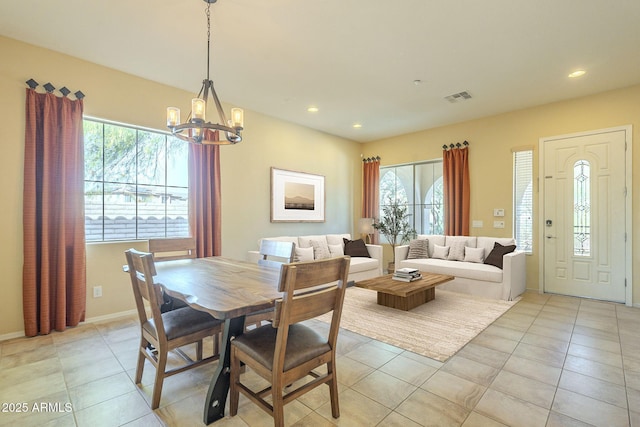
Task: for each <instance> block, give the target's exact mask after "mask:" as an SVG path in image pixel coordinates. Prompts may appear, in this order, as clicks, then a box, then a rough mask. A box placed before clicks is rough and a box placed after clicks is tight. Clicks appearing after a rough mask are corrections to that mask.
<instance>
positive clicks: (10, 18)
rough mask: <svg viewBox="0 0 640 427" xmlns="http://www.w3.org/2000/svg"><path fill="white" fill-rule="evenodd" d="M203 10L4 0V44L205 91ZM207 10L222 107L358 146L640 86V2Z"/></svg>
mask: <svg viewBox="0 0 640 427" xmlns="http://www.w3.org/2000/svg"><path fill="white" fill-rule="evenodd" d="M206 6H207V3H206V2H204V1H202V0H180V1H176V0H154V1H151V0H108V1H96V0H48V1H42V0H20V1H19V2H18V1H10V0H1V1H0V35H3V36H7V37H10V38H14V39H17V40H21V41H24V42H27V43H31V44H34V45H38V46H42V47H45V48H48V49H52V50H55V51H58V52H62V53H65V54H68V55H72V56H75V57H78V58H82V59H85V60H87V61H91V62H94V63H97V64H101V65H104V66H107V67H110V68H114V69H117V70H121V71H124V72H127V73H131V74H134V75H137V76H141V77H144V78H146V79H150V80H154V81H157V82H160V83H164V84H167V85H171V86H175V87H178V88H182V89H185V90H188V91H190V92H197V91H198V90H199V89H200V85H201V82H202V79H203V78H205V76H206V17H205V9H206ZM211 13H212V47H211V55H212V61H211V78H212V80H214V82H215V85H216V90H217V92H218V95H219V96H220V98H221V99H222V100H223V101H224V102H227V103H230V104H235V105H237V106H240V107H243V108H245V109H248V110H253V111H257V112H260V113H264V114H267V115H270V116H273V117H277V118H280V119H283V120H286V121H290V122H294V123H298V124H300V125H303V126H307V127H310V128H313V129H318V130H320V131H323V132H327V133H329V134H334V135H338V136H342V137H345V138H348V139H352V140H355V141H360V142H367V141H372V140H377V139H381V138H387V137H392V136H395V135H400V134H405V133H410V132H415V131H419V130H423V129H428V128H432V127H437V126H442V125H446V124H451V123H456V122H460V121H465V120H470V119H474V118H479V117H484V116H489V115H493V114H498V113H502V112H507V111H513V110H517V109H522V108H527V107H531V106H535V105H542V104H546V103H550V102H555V101H560V100H564V99H569V98H575V97H580V96H584V95H589V94H592V93H597V92H602V91H606V90H610V89H615V88H621V87H627V86H631V85H634V84H638V83H640V1H638V0H615V1H605V0H562V1H558V0H536V1H528V0H482V1H481V0H455V1H453V0H395V1H382V0H368V1H365V0H316V1H309V0H219V1H218V2H217V3H215V4H213V5H212V7H211ZM3 60H6V58H3ZM576 69H584V70H586V71H587V74H586V75H584V76H583V77H581V78H576V79H570V78H568V77H567V75H568V74H569V73H570V72H572V71H574V70H576ZM27 77H28V76H27ZM416 80H417V81H419V82H420V83H419V84H416V83H414V82H415V81H416ZM462 91H467V92H468V93H469V94H470V95H471V97H472V98H471V99H468V100H464V101H458V102H453V103H452V102H449V101H447V100H446V99H445V97H447V96H448V95H452V94H454V93H459V92H462ZM90 95H91V94H90V93H88V94H87V96H88V98H87V99H90ZM311 105H314V106H317V107H318V109H319V111H318V112H316V113H309V112H307V107H308V106H311ZM354 123H360V124H361V125H362V127H361V128H359V129H356V128H354V127H353V124H354ZM250 126H251V123H250V121H248V120H246V121H245V127H247V128H248V127H250Z"/></svg>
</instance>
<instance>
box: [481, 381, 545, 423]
mask: <svg viewBox="0 0 640 427" xmlns="http://www.w3.org/2000/svg"><path fill="white" fill-rule="evenodd" d="M475 411H476V412H479V413H481V414H483V415H486V416H488V417H490V418H492V419H495V420H497V421H500V422H501V423H503V424H506V425H509V426H522V427H538V426H544V425H545V424H546V422H547V416H548V415H549V411H548V410H547V409H544V408H541V407H539V406H536V405H534V404H532V403H529V402H525V401H523V400H520V399H518V398H516V397H513V396H510V395H508V394H505V393H502V392H499V391H497V390H492V389H488V390H487V391H486V392H485V394H484V396H482V399H480V402H478V405H477V406H476V408H475Z"/></svg>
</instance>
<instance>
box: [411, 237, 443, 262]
mask: <svg viewBox="0 0 640 427" xmlns="http://www.w3.org/2000/svg"><path fill="white" fill-rule="evenodd" d="M417 238H418V239H425V240H428V241H429V258H431V257H432V256H433V251H434V250H435V247H436V245H439V246H444V236H443V235H442V234H418V236H417Z"/></svg>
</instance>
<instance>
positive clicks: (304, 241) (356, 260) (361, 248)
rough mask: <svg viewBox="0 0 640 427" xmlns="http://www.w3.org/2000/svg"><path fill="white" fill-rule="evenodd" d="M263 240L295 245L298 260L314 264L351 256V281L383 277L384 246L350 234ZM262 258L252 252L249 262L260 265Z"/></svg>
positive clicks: (281, 237)
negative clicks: (324, 260) (320, 259)
mask: <svg viewBox="0 0 640 427" xmlns="http://www.w3.org/2000/svg"><path fill="white" fill-rule="evenodd" d="M264 239H267V240H278V241H283V242H293V243H294V244H295V252H296V259H297V260H300V261H311V260H313V259H318V258H322V257H326V256H342V255H350V256H351V264H350V266H349V279H348V280H349V281H358V280H365V279H371V278H373V277H378V276H381V275H382V246H380V245H369V244H364V243H363V242H362V241H357V240H352V239H351V235H350V234H323V235H309V236H279V237H265V238H264ZM260 240H262V239H260ZM260 240H259V241H258V246H257V247H258V248H259V247H260ZM345 242H346V244H345ZM259 258H260V252H259V251H258V250H252V251H249V254H248V260H249V261H250V262H258V259H259Z"/></svg>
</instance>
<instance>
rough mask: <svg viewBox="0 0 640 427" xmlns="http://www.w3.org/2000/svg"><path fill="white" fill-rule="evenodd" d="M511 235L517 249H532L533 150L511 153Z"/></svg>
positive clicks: (527, 251) (528, 251)
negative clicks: (512, 228)
mask: <svg viewBox="0 0 640 427" xmlns="http://www.w3.org/2000/svg"><path fill="white" fill-rule="evenodd" d="M513 216H514V218H513V227H514V230H513V235H514V237H515V239H516V243H517V245H518V249H520V250H523V251H524V252H526V253H529V254H530V253H532V251H533V151H532V150H524V151H516V152H514V153H513Z"/></svg>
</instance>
